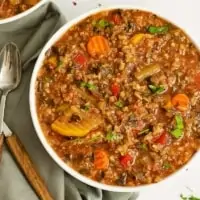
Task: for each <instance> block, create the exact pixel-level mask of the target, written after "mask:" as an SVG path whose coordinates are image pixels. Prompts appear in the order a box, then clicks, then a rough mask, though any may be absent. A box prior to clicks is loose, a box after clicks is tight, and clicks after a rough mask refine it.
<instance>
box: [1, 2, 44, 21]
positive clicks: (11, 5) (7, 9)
mask: <svg viewBox="0 0 200 200" xmlns="http://www.w3.org/2000/svg"><path fill="white" fill-rule="evenodd" d="M39 1H40V0H0V19H4V18H8V17H12V16H14V15H17V14H19V13H21V12H24V11H26V10H28V9H29V8H31V7H32V6H34V5H35V4H37V3H38V2H39Z"/></svg>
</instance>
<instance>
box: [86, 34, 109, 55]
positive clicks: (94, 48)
mask: <svg viewBox="0 0 200 200" xmlns="http://www.w3.org/2000/svg"><path fill="white" fill-rule="evenodd" d="M87 50H88V53H89V54H90V55H91V56H92V57H95V56H97V55H103V54H104V55H105V54H107V53H108V52H109V50H110V47H109V43H108V40H107V39H106V38H105V37H103V36H100V35H98V36H93V37H92V38H90V40H89V42H88V44H87Z"/></svg>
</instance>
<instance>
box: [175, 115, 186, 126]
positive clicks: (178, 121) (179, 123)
mask: <svg viewBox="0 0 200 200" xmlns="http://www.w3.org/2000/svg"><path fill="white" fill-rule="evenodd" d="M175 120H176V128H177V129H184V124H183V118H182V116H181V115H176V116H175Z"/></svg>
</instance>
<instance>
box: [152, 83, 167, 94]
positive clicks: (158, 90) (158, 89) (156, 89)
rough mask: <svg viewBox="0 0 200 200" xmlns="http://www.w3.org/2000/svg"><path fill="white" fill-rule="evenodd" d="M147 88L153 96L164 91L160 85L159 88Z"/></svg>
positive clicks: (153, 86)
mask: <svg viewBox="0 0 200 200" xmlns="http://www.w3.org/2000/svg"><path fill="white" fill-rule="evenodd" d="M148 87H149V89H150V90H151V91H152V92H153V93H155V94H160V93H162V92H164V91H165V87H164V86H162V85H160V86H155V85H149V86H148Z"/></svg>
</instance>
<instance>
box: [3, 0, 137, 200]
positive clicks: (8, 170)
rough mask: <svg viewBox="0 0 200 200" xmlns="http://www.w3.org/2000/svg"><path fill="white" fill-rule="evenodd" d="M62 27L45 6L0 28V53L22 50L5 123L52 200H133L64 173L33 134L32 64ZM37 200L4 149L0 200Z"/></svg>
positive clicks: (52, 7)
mask: <svg viewBox="0 0 200 200" xmlns="http://www.w3.org/2000/svg"><path fill="white" fill-rule="evenodd" d="M62 23H63V18H62V16H61V14H60V13H59V11H58V9H57V7H56V6H55V5H54V4H52V3H49V2H47V3H45V4H43V5H41V7H40V8H39V9H38V10H36V11H35V12H34V13H32V14H30V15H29V16H26V17H25V18H23V19H20V20H17V21H15V22H12V23H9V24H0V49H1V48H2V47H3V45H4V44H5V43H6V42H9V41H13V42H15V43H16V44H17V45H18V46H19V48H20V50H21V55H22V62H23V68H24V72H23V78H22V81H21V84H20V86H19V87H18V88H17V89H16V90H15V91H13V92H11V93H10V94H9V96H8V101H7V105H6V112H5V121H6V123H7V125H8V126H9V127H10V128H11V129H12V131H14V132H15V133H16V134H17V135H18V136H19V137H20V139H21V141H22V143H23V144H24V146H25V148H26V149H27V151H28V153H29V154H30V156H31V158H32V160H33V162H34V164H35V165H36V167H37V169H38V170H39V172H40V175H41V176H42V177H43V179H44V180H45V183H46V184H47V186H48V188H49V191H50V192H51V194H52V195H53V197H54V199H55V200H135V199H136V198H137V194H135V193H114V192H107V191H102V190H99V189H96V188H93V187H90V186H88V185H85V184H84V183H82V182H80V181H78V180H76V179H75V178H73V177H71V176H70V175H68V174H66V173H64V171H63V170H62V169H61V168H59V166H58V165H57V164H56V163H55V162H54V161H53V160H52V158H51V157H50V156H49V155H48V154H47V152H46V151H45V150H44V148H43V147H42V145H41V143H40V141H39V140H38V138H37V135H36V133H35V131H34V128H33V126H32V121H31V117H30V112H29V101H28V93H29V81H30V77H31V73H32V69H33V65H34V60H35V58H36V57H37V55H38V53H39V51H40V49H41V48H42V46H43V45H44V44H45V42H46V40H47V39H48V38H49V37H50V36H51V35H52V34H53V33H54V32H55V31H56V29H58V28H59V27H60V26H61V25H62ZM25 69H26V70H25ZM37 199H38V197H37V196H36V195H35V193H34V191H33V190H32V188H31V186H30V185H29V184H28V182H27V181H26V179H25V178H24V176H23V174H22V173H21V171H20V170H19V168H18V167H17V165H16V162H15V161H14V159H13V157H12V155H11V154H10V152H9V150H8V149H7V147H6V146H5V145H4V149H3V157H2V163H1V164H0V200H37Z"/></svg>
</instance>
